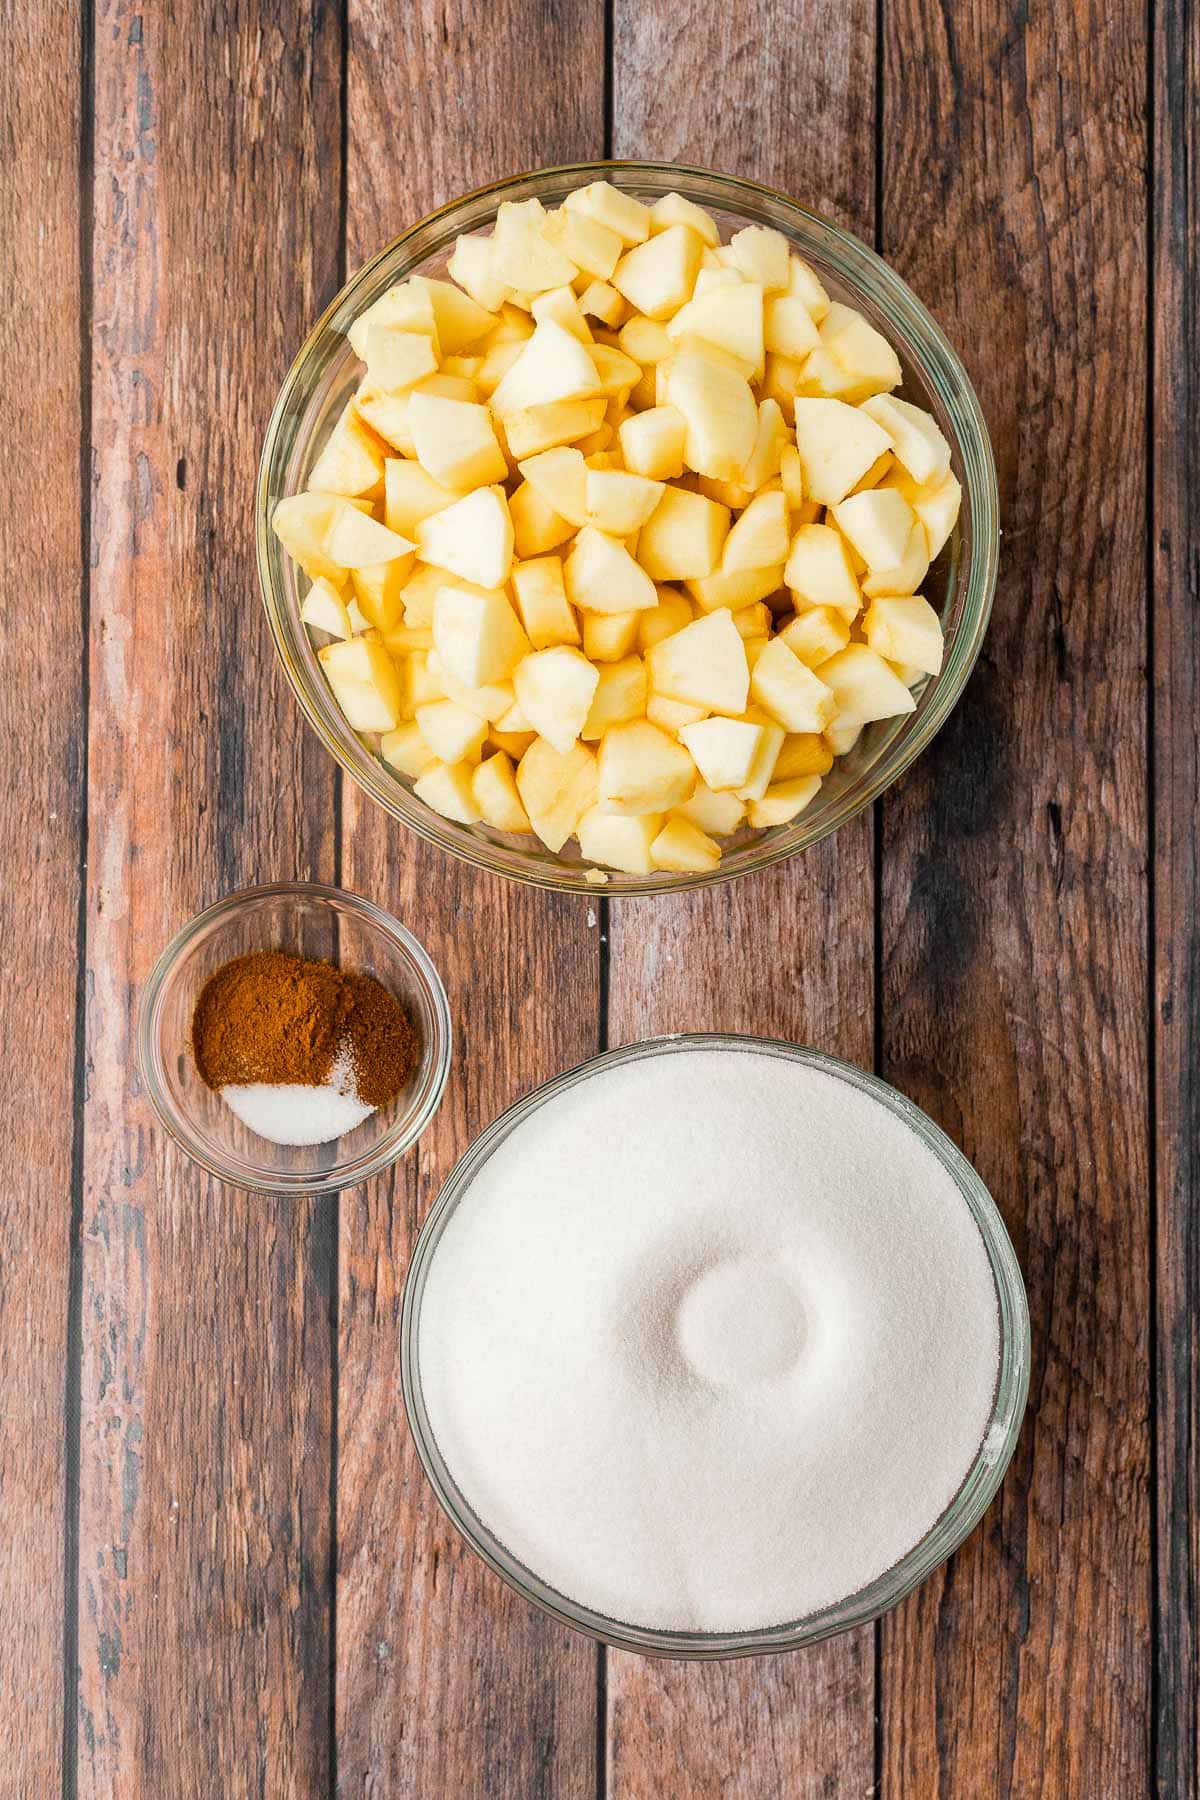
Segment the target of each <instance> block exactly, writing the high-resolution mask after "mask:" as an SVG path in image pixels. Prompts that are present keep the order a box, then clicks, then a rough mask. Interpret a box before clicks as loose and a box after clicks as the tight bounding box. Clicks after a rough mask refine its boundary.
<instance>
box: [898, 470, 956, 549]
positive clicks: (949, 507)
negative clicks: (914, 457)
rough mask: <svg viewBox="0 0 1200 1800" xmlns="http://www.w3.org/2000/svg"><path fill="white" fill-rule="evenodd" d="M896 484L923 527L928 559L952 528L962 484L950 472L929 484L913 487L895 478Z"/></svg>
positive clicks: (943, 542)
mask: <svg viewBox="0 0 1200 1800" xmlns="http://www.w3.org/2000/svg"><path fill="white" fill-rule="evenodd" d="M896 487H897V488H898V489H899V491H900V492H901V493H902V494H903V495H904V497H905V499H906V500H907V501H908V503H909V505H910V506H911V507H912V509H913V511H914V512H915V513H916V515H917V517H918V519H920V521H921V523H922V525H924V527H925V536H926V539H927V549H928V552H929V560H930V562H932V561H933V559H934V557H935V556H936V555H937V554H938V552H939V550H941V548H942V546H943V545H944V544H945V542H946V540H947V538H948V537H949V536H950V533H951V532H952V531H953V530H954V526H955V523H956V521H957V519H958V512H959V507H960V506H961V504H962V488H961V487H960V486H959V484H958V481H957V480H956V478H955V477H954V476H953V475H950V474H946V475H943V476H942V478H941V480H940V481H938V482H936V483H935V484H934V485H932V486H930V487H917V486H916V485H915V484H914V483H910V482H908V481H906V480H904V479H900V480H897V482H896Z"/></svg>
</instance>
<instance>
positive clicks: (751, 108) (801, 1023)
mask: <svg viewBox="0 0 1200 1800" xmlns="http://www.w3.org/2000/svg"><path fill="white" fill-rule="evenodd" d="M874 16H875V15H874V8H873V7H872V6H868V5H866V4H861V3H859V0H855V4H852V5H850V6H845V5H839V6H834V5H827V4H824V3H822V4H819V5H817V6H812V5H804V6H801V5H799V4H797V3H795V0H791V3H789V4H786V5H778V4H768V3H766V0H764V3H763V4H757V3H756V4H745V5H741V6H737V7H731V6H724V5H720V4H717V3H716V0H701V3H695V0H693V3H692V4H689V5H686V6H676V5H672V4H666V3H662V4H653V5H647V4H636V5H635V4H634V3H633V0H618V4H617V8H616V31H615V66H614V74H613V102H614V105H613V120H614V151H615V154H617V155H631V156H632V155H637V156H647V157H651V158H655V159H662V160H668V159H674V160H679V161H683V162H690V163H694V164H698V165H700V166H704V167H710V168H717V169H722V170H726V171H729V172H731V173H735V174H744V175H749V176H752V177H754V178H756V179H757V180H760V181H763V182H765V183H767V185H769V186H773V187H776V188H779V189H781V190H783V191H784V192H787V193H791V194H794V195H795V196H796V197H797V198H798V199H801V200H803V201H805V202H806V203H808V204H810V205H814V206H817V207H819V208H822V209H824V210H826V211H828V212H830V213H831V214H833V216H835V217H836V218H838V219H839V220H840V221H841V222H843V223H844V224H846V225H848V226H849V227H850V228H851V229H852V230H856V231H858V232H859V233H861V234H863V235H865V236H866V237H867V238H868V239H869V238H870V236H871V232H872V229H873V217H874V211H873V177H872V170H873V150H874V73H873V70H874V49H873V46H874ZM873 896H874V879H873V870H872V825H871V819H870V817H869V816H867V817H864V818H862V819H859V820H857V821H855V822H854V823H853V824H852V825H849V826H847V827H846V828H845V829H843V830H842V831H841V832H839V833H838V835H837V837H836V838H834V839H832V840H830V841H828V842H827V843H825V844H822V845H819V846H817V848H816V849H814V850H812V851H810V852H809V853H808V854H807V855H806V856H804V857H803V858H800V859H797V860H795V861H793V862H792V863H791V864H789V865H785V866H784V867H782V868H778V869H774V870H772V871H770V872H768V873H767V874H764V875H761V876H754V877H748V878H745V879H743V880H740V881H737V882H734V883H732V884H731V885H729V886H727V887H719V888H715V889H711V890H708V891H706V892H703V893H700V894H697V895H692V896H681V897H679V898H677V899H670V900H665V899H660V900H641V901H614V902H613V903H612V906H611V908H610V915H611V916H610V926H609V936H610V953H611V969H610V976H609V1019H608V1029H609V1036H610V1039H611V1041H612V1042H613V1043H621V1042H625V1041H628V1040H631V1039H635V1038H641V1037H647V1036H652V1035H654V1034H656V1033H659V1032H666V1031H681V1030H684V1031H686V1030H731V1031H748V1032H758V1033H765V1034H767V1035H775V1036H779V1037H786V1038H792V1039H794V1040H796V1041H798V1042H801V1043H813V1044H816V1045H818V1046H819V1047H820V1048H822V1049H825V1050H830V1051H832V1052H834V1053H835V1054H838V1055H842V1056H845V1057H847V1058H848V1059H850V1060H851V1061H853V1062H857V1063H859V1064H860V1065H863V1066H865V1067H867V1068H869V1067H870V1066H871V1059H872V1046H873V1011H874V1009H873V994H874V936H873ZM607 1686H608V1758H609V1792H610V1793H611V1794H612V1795H614V1796H617V1797H619V1800H640V1797H641V1796H642V1795H649V1794H658V1793H663V1794H666V1793H670V1794H672V1795H673V1796H677V1797H678V1800H693V1797H694V1800H708V1797H709V1796H713V1795H717V1794H720V1795H722V1796H727V1797H728V1800H768V1796H776V1795H778V1796H783V1795H787V1796H789V1800H792V1797H794V1800H808V1796H812V1795H819V1794H833V1793H839V1794H840V1793H845V1794H847V1795H849V1794H866V1793H867V1792H868V1791H869V1789H870V1787H871V1783H872V1781H873V1779H874V1731H873V1706H874V1640H873V1633H872V1631H871V1630H870V1629H869V1628H868V1629H867V1630H866V1631H860V1632H856V1633H854V1634H852V1635H850V1636H847V1637H844V1638H841V1639H838V1640H836V1641H834V1642H832V1643H829V1644H825V1645H821V1646H819V1647H817V1648H815V1649H813V1650H811V1651H807V1652H805V1653H804V1654H803V1655H799V1656H790V1657H771V1658H763V1659H755V1660H753V1661H749V1662H742V1663H736V1662H735V1663H729V1664H725V1665H717V1664H710V1665H697V1664H691V1665H689V1664H684V1663H666V1662H658V1663H652V1662H647V1661H643V1660H640V1659H638V1658H635V1657H630V1656H625V1655H621V1654H617V1653H614V1654H612V1655H610V1657H609V1667H608V1684H607Z"/></svg>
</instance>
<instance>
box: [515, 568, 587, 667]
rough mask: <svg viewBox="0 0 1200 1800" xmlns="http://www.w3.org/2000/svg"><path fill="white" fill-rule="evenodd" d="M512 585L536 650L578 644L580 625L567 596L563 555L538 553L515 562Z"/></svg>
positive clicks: (523, 622) (530, 639) (522, 618)
mask: <svg viewBox="0 0 1200 1800" xmlns="http://www.w3.org/2000/svg"><path fill="white" fill-rule="evenodd" d="M512 585H513V592H514V594H515V595H516V598H517V610H518V611H519V612H520V615H521V623H522V624H523V625H524V627H525V632H526V635H527V636H528V638H529V642H530V643H531V644H532V645H533V648H534V649H535V650H549V649H550V648H551V647H552V646H553V645H555V644H578V642H579V625H578V622H577V620H576V618H575V614H574V613H573V612H572V610H571V604H570V602H569V600H568V599H567V590H566V587H565V586H564V583H563V565H562V558H561V557H560V556H539V557H535V558H534V559H532V560H531V561H529V562H520V563H517V564H515V565H514V567H513V572H512Z"/></svg>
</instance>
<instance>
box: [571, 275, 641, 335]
mask: <svg viewBox="0 0 1200 1800" xmlns="http://www.w3.org/2000/svg"><path fill="white" fill-rule="evenodd" d="M579 310H580V312H581V313H582V314H583V315H584V317H585V318H591V319H599V320H600V323H601V324H602V325H607V326H608V327H609V329H610V330H614V331H615V330H616V328H617V326H618V325H623V324H624V322H625V319H626V317H627V315H628V312H629V304H628V302H627V301H626V300H623V299H622V297H621V295H620V294H618V292H617V290H616V288H615V287H610V286H609V284H608V282H607V281H589V282H588V284H587V286H586V287H585V288H584V290H583V292H582V294H580V296H579Z"/></svg>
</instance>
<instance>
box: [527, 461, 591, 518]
mask: <svg viewBox="0 0 1200 1800" xmlns="http://www.w3.org/2000/svg"><path fill="white" fill-rule="evenodd" d="M519 466H520V471H521V474H522V475H523V476H524V477H525V479H526V481H527V482H529V484H530V486H531V487H533V488H535V489H536V491H537V492H538V493H539V494H540V495H541V496H542V498H543V499H544V500H545V501H546V502H547V504H548V505H550V506H552V507H553V508H554V510H555V512H557V513H561V514H562V517H563V518H564V519H569V520H570V522H571V524H572V525H574V526H575V527H576V528H577V529H578V527H579V526H581V525H584V524H586V523H587V474H588V470H587V464H586V463H585V461H584V460H583V452H582V451H581V450H576V449H572V448H571V447H570V446H568V445H563V446H561V447H560V448H558V449H556V450H543V451H542V452H541V454H540V455H538V456H530V457H527V458H526V459H525V461H524V462H522V463H521V464H520V465H519Z"/></svg>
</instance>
